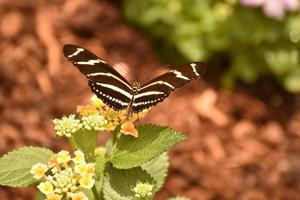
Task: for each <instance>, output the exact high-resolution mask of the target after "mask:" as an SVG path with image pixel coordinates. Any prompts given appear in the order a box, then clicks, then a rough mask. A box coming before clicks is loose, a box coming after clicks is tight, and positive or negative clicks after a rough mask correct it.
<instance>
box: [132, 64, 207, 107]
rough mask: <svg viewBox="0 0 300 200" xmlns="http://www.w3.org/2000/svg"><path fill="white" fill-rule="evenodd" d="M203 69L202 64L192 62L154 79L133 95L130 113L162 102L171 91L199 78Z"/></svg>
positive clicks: (203, 65)
mask: <svg viewBox="0 0 300 200" xmlns="http://www.w3.org/2000/svg"><path fill="white" fill-rule="evenodd" d="M205 68H206V67H205V64H204V63H202V62H194V63H190V64H187V65H184V66H181V67H177V68H176V69H174V70H171V71H169V72H167V73H165V74H162V75H160V76H158V77H157V78H154V79H153V80H151V81H149V82H148V83H146V84H145V85H143V86H142V87H141V88H140V89H139V91H138V93H137V94H136V95H135V98H134V102H133V106H132V111H133V112H140V111H142V110H144V109H146V108H150V107H152V106H155V105H156V104H157V103H159V102H162V101H163V100H164V99H165V98H167V97H168V96H169V95H170V93H171V92H172V91H173V90H175V89H177V88H179V87H181V86H183V85H185V84H186V83H189V82H190V81H192V80H195V79H198V78H200V77H201V76H202V75H203V73H204V72H205Z"/></svg>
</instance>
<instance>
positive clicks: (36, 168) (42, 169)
mask: <svg viewBox="0 0 300 200" xmlns="http://www.w3.org/2000/svg"><path fill="white" fill-rule="evenodd" d="M47 170H48V167H47V165H45V164H42V163H37V164H35V165H33V166H32V168H31V170H30V173H31V174H32V175H33V178H35V179H37V180H38V179H41V178H43V176H44V175H45V173H46V172H47Z"/></svg>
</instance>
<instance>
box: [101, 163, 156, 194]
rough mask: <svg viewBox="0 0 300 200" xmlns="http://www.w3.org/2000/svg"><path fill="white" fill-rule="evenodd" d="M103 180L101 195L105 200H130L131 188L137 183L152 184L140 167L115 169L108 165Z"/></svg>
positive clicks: (148, 176)
mask: <svg viewBox="0 0 300 200" xmlns="http://www.w3.org/2000/svg"><path fill="white" fill-rule="evenodd" d="M106 169H107V170H106V173H105V176H104V182H103V195H104V198H105V199H106V200H116V199H117V200H132V199H133V198H134V195H135V193H134V192H133V191H132V189H133V188H134V187H135V186H136V184H137V183H139V182H142V183H149V184H154V180H153V179H152V178H151V176H150V175H149V174H147V172H146V171H144V170H142V168H140V167H135V168H132V169H117V168H114V167H113V166H112V165H108V166H107V168H106Z"/></svg>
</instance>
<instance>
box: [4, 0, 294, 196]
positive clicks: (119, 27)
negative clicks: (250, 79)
mask: <svg viewBox="0 0 300 200" xmlns="http://www.w3.org/2000/svg"><path fill="white" fill-rule="evenodd" d="M0 38H1V43H0V55H1V56H0V69H1V72H0V153H1V155H3V154H5V153H6V152H8V151H10V150H13V149H15V148H18V147H21V146H25V145H27V146H28V145H32V146H44V147H47V148H51V149H53V150H54V151H58V150H60V149H63V148H64V149H67V148H68V146H67V143H66V142H65V141H64V140H58V139H56V138H55V135H54V131H53V127H52V123H51V120H52V119H53V118H55V117H61V116H62V115H68V114H69V113H72V112H74V111H75V107H76V105H79V104H84V103H85V102H87V100H88V98H89V97H90V95H91V92H90V90H89V89H88V86H87V81H86V80H85V78H84V77H83V76H82V75H81V74H80V73H79V72H78V71H77V70H76V69H75V68H74V67H72V65H71V64H70V63H68V62H67V61H66V60H65V59H64V58H63V55H62V51H61V50H62V46H63V44H66V43H74V44H78V45H82V46H84V47H86V48H88V49H90V50H91V51H93V52H95V54H97V55H99V56H100V57H101V58H103V59H104V60H107V61H108V62H109V63H111V64H113V65H114V66H115V67H116V68H117V69H118V70H119V71H121V72H122V73H123V74H124V76H126V77H127V78H128V80H131V81H132V80H135V79H138V80H141V81H145V80H146V79H148V78H149V77H151V74H153V71H154V70H156V69H157V67H158V66H160V65H161V64H160V62H159V60H158V59H157V57H156V56H155V53H154V51H153V49H152V48H151V44H150V42H149V41H148V40H147V38H146V37H145V36H143V35H142V34H140V33H138V32H137V31H136V30H134V29H133V28H131V27H129V26H128V25H126V23H125V22H124V21H123V19H122V17H121V13H120V8H119V7H118V6H116V5H115V4H113V3H111V2H110V1H100V0H98V1H96V0H68V1H67V0H65V1H46V0H38V1H30V0H18V1H11V0H0ZM129 66H130V67H129ZM149 74H150V75H149ZM216 77H218V76H216V75H215V74H211V73H210V70H209V69H208V70H207V74H206V75H205V77H204V79H203V80H201V81H198V82H194V83H193V84H190V85H188V86H186V87H184V88H183V89H181V90H179V91H177V92H176V93H174V94H173V95H171V96H170V97H169V98H168V99H167V100H166V101H165V102H164V103H161V104H159V105H158V106H156V107H155V108H153V109H152V110H151V112H150V113H149V115H148V116H147V117H146V118H145V119H144V120H143V122H151V123H157V124H161V125H170V126H172V127H175V128H177V129H178V130H180V131H183V132H185V133H186V134H187V135H188V136H189V139H188V140H186V141H184V142H182V143H180V144H178V145H177V146H176V147H175V148H174V149H173V150H172V151H171V152H170V157H171V159H170V160H171V167H170V174H169V176H168V178H167V182H166V185H165V187H164V188H163V190H162V191H161V192H159V194H158V195H157V196H156V198H155V199H158V200H160V199H166V198H168V197H171V196H176V195H182V196H186V197H189V198H191V199H192V200H202V199H203V200H204V199H207V200H208V199H210V200H215V199H241V200H252V199H253V200H264V199H292V200H293V199H300V97H299V95H291V94H287V93H285V92H283V91H281V90H280V89H279V88H278V87H277V86H276V85H275V84H273V83H272V82H261V83H260V84H257V85H256V86H253V87H251V88H249V87H245V86H240V87H238V89H237V90H236V91H232V92H229V91H223V90H222V89H220V87H219V86H218V82H217V81H218V78H216ZM34 191H35V189H34V188H26V189H15V188H7V187H1V188H0V200H19V199H20V200H21V199H33V195H34Z"/></svg>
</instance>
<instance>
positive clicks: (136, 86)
mask: <svg viewBox="0 0 300 200" xmlns="http://www.w3.org/2000/svg"><path fill="white" fill-rule="evenodd" d="M140 87H141V84H140V82H137V81H134V82H133V83H132V90H133V91H134V92H137V91H138V90H139V89H140Z"/></svg>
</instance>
